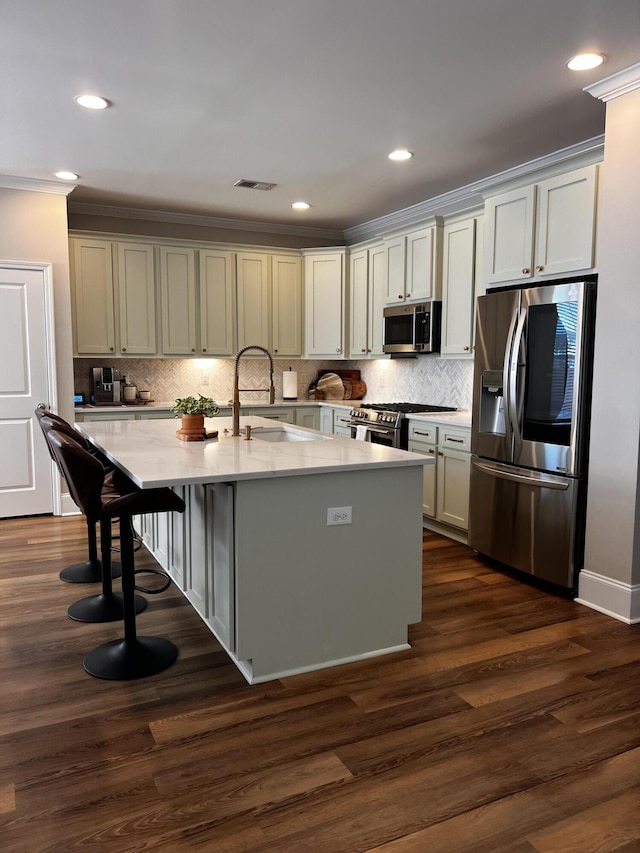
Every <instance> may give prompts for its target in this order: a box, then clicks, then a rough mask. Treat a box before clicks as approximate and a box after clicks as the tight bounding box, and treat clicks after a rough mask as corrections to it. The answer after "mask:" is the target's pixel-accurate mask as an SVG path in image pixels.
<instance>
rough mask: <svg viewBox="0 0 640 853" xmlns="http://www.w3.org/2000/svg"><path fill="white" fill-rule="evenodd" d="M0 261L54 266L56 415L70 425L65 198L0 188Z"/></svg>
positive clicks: (68, 304)
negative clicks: (41, 263) (57, 412)
mask: <svg viewBox="0 0 640 853" xmlns="http://www.w3.org/2000/svg"><path fill="white" fill-rule="evenodd" d="M0 260H4V261H39V262H43V263H51V264H52V265H53V268H52V269H53V289H54V312H55V324H56V365H57V383H58V411H59V412H60V414H61V415H62V417H64V418H67V420H73V357H72V342H71V298H70V288H69V241H68V236H67V198H66V196H65V195H58V194H53V193H44V192H33V191H29V190H16V189H4V188H0ZM1 323H2V318H0V324H1ZM0 327H1V326H0Z"/></svg>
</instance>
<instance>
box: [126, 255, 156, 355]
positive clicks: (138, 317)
mask: <svg viewBox="0 0 640 853" xmlns="http://www.w3.org/2000/svg"><path fill="white" fill-rule="evenodd" d="M117 251H118V308H119V323H118V326H119V329H120V351H121V352H122V353H129V354H130V355H155V353H156V351H157V348H156V290H155V276H154V266H153V246H145V245H142V244H138V243H118V244H117Z"/></svg>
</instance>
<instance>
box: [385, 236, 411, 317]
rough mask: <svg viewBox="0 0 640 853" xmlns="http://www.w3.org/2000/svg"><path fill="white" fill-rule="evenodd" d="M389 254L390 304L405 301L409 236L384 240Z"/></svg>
mask: <svg viewBox="0 0 640 853" xmlns="http://www.w3.org/2000/svg"><path fill="white" fill-rule="evenodd" d="M384 246H385V252H386V255H387V285H386V286H387V292H386V297H385V301H386V302H387V304H388V305H390V304H393V303H399V302H404V300H405V298H406V297H405V279H406V269H407V266H406V261H407V238H406V237H405V236H404V235H402V236H400V237H390V238H388V239H387V240H385V241H384Z"/></svg>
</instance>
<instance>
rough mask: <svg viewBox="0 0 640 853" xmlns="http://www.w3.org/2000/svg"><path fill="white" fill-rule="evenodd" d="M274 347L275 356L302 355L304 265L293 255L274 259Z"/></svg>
mask: <svg viewBox="0 0 640 853" xmlns="http://www.w3.org/2000/svg"><path fill="white" fill-rule="evenodd" d="M271 289H272V293H271V316H272V337H273V341H272V347H273V354H274V355H275V356H289V357H292V356H296V357H298V358H300V356H301V354H302V261H301V259H300V258H297V257H295V256H294V255H272V257H271Z"/></svg>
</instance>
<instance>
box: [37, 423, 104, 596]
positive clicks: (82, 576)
mask: <svg viewBox="0 0 640 853" xmlns="http://www.w3.org/2000/svg"><path fill="white" fill-rule="evenodd" d="M35 414H36V417H37V419H38V423H39V424H40V428H41V429H42V432H43V435H44V437H45V439H46V438H47V432H48V431H49V430H51V429H57V430H58V431H59V432H63V433H64V434H65V435H68V436H69V438H71V439H74V440H75V441H77V442H78V444H80V445H81V446H83V447H84V448H85V449H86V450H88V451H89V452H90V453H92V451H91V450H90V448H89V445H88V443H87V442H86V441H85V440H84V438H83V437H82V436H81V435H80V433H79V432H78V431H77V430H75V429H74V428H73V427H72V426H71V424H70V423H69V422H68V421H65V419H64V418H61V417H60V416H59V415H56V414H54V413H53V412H50V411H48V410H47V409H45V408H40V407H38V408H37V409H36V410H35ZM47 448H48V450H49V453H50V454H51V458H52V459H53V461H54V462H56V465H57V461H56V459H55V457H54V455H53V452H52V450H51V447H50V446H49V442H48V441H47ZM92 455H97V451H94V452H93V453H92ZM105 461H106V460H105ZM60 473H61V474H62V472H60ZM87 538H88V541H89V559H88V560H85V561H84V562H83V563H75V564H74V565H73V566H67V567H66V568H65V569H63V570H62V571H61V572H60V580H63V581H66V582H67V583H98V582H99V581H101V580H102V562H101V561H100V560H99V559H98V541H97V537H96V523H95V521H91V519H89V518H87ZM110 557H111V555H110V554H109V558H110ZM110 563H111V577H112V578H119V577H120V564H119V563H114V562H111V560H110Z"/></svg>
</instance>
